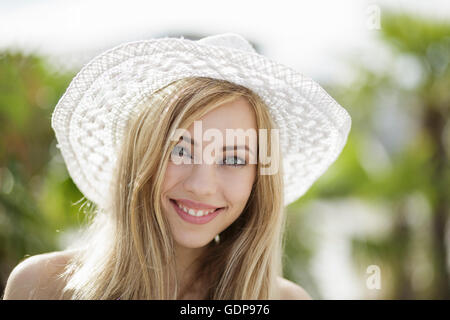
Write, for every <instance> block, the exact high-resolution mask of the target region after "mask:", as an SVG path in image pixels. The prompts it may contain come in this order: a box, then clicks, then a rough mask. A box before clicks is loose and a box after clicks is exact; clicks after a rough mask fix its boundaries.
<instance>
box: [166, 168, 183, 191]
mask: <svg viewBox="0 0 450 320" xmlns="http://www.w3.org/2000/svg"><path fill="white" fill-rule="evenodd" d="M185 174H186V169H185V168H183V166H179V165H175V164H173V163H171V162H169V163H168V165H167V169H166V174H165V175H164V182H163V187H162V188H163V192H164V191H167V190H170V188H172V187H173V186H174V185H176V184H177V183H178V182H179V181H181V180H182V179H183V177H184V175H185Z"/></svg>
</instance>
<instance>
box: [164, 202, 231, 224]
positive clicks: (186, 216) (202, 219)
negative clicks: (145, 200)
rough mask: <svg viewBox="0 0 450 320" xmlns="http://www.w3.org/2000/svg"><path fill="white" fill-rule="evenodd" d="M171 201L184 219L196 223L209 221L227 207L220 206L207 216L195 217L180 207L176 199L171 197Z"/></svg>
mask: <svg viewBox="0 0 450 320" xmlns="http://www.w3.org/2000/svg"><path fill="white" fill-rule="evenodd" d="M170 203H171V204H172V206H173V207H174V209H175V211H176V212H177V213H178V215H179V216H180V217H181V219H183V220H184V221H186V222H189V223H194V224H205V223H208V222H209V221H211V220H212V219H214V218H215V217H216V216H217V215H218V214H219V213H221V212H222V211H223V210H224V209H225V208H220V209H217V210H216V211H214V212H212V213H210V214H207V215H205V216H201V217H194V216H191V215H190V214H188V213H186V212H184V211H183V210H182V209H180V207H178V205H177V203H176V202H175V200H173V199H170ZM213 208H214V207H213Z"/></svg>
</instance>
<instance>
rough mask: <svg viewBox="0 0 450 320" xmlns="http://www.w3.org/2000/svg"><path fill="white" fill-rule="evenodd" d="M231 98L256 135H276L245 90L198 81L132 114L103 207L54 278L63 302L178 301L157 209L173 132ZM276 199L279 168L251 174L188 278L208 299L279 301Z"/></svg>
mask: <svg viewBox="0 0 450 320" xmlns="http://www.w3.org/2000/svg"><path fill="white" fill-rule="evenodd" d="M238 97H245V98H246V99H247V100H248V101H249V103H250V105H251V106H252V107H253V109H254V112H255V115H256V121H257V126H258V128H259V129H261V128H265V129H268V130H270V129H272V128H275V125H274V122H273V120H272V119H271V116H270V114H269V111H268V109H267V106H266V105H265V104H264V102H263V101H262V100H261V99H260V98H259V96H257V95H256V94H255V93H253V92H252V91H251V90H249V89H247V88H245V87H243V86H239V85H237V84H234V83H231V82H228V81H225V80H218V79H211V78H206V77H194V78H184V79H180V80H177V81H175V82H172V83H171V84H169V85H168V86H166V87H165V88H162V89H160V90H159V91H158V92H156V93H154V94H153V95H152V96H151V97H150V98H149V99H148V100H147V101H145V103H143V104H142V105H140V106H139V108H137V109H136V113H135V115H134V116H132V117H131V119H130V121H129V124H128V129H127V132H126V134H125V136H124V138H123V140H122V144H121V145H122V148H121V150H120V153H119V155H118V160H117V168H116V171H115V172H116V175H115V177H114V181H113V184H112V189H111V206H110V207H109V208H107V209H105V208H98V209H97V208H95V209H93V211H92V213H93V214H92V220H91V221H90V223H89V224H88V228H86V230H85V231H84V233H83V236H82V237H81V238H80V240H79V241H78V242H77V243H76V244H74V245H73V247H78V248H80V250H79V251H78V253H77V254H76V255H75V256H74V257H73V258H72V259H71V261H70V262H69V263H68V265H67V267H66V268H65V271H64V273H62V274H61V277H63V278H65V279H66V284H65V287H64V289H63V291H62V297H64V298H69V299H180V297H182V296H183V293H182V292H179V289H178V285H177V280H176V279H175V280H174V276H175V275H176V272H175V270H176V269H175V260H174V245H173V237H172V235H171V233H170V228H169V225H168V221H167V219H166V217H165V215H164V214H163V213H162V209H161V203H160V199H161V187H162V183H163V179H164V174H165V170H166V167H167V163H168V161H169V158H170V153H171V150H172V149H173V148H174V146H175V145H176V143H177V141H173V140H171V139H170V137H171V134H172V133H173V132H174V130H175V129H176V128H185V129H187V128H188V127H189V126H190V125H191V124H192V123H193V122H194V121H195V120H198V119H199V118H201V117H202V116H203V115H205V114H206V113H208V112H209V111H211V110H213V109H214V108H217V107H218V106H220V105H221V104H223V103H225V102H228V101H232V100H234V99H236V98H238ZM156 132H157V134H155V133H156ZM267 149H268V154H271V155H273V156H278V157H281V153H280V149H279V146H272V145H271V139H268V146H267ZM272 150H274V151H275V152H272ZM279 163H280V166H281V163H282V162H281V161H279ZM259 169H260V163H259V161H258V164H257V172H259ZM282 190H283V181H282V168H281V167H280V170H278V172H277V173H276V174H273V175H260V174H258V173H257V175H256V178H255V182H254V184H253V188H252V191H251V194H250V196H249V199H248V202H247V205H246V207H245V208H244V210H243V212H242V213H241V215H240V216H239V218H238V219H237V220H236V221H235V222H234V223H233V224H231V225H230V226H229V227H228V228H227V229H225V230H224V231H223V232H222V233H221V234H220V242H219V243H218V244H217V243H215V242H214V241H211V242H210V243H209V244H208V245H207V248H206V250H205V251H204V254H203V255H202V256H201V257H200V258H199V259H200V260H199V261H200V263H201V267H200V268H199V270H200V271H199V272H198V273H196V274H195V278H196V279H206V280H205V282H206V283H207V284H208V287H207V291H206V297H207V299H279V292H278V290H277V289H278V286H277V277H278V276H280V275H281V274H282V252H283V242H284V241H283V230H284V225H285V212H284V207H283V192H282ZM92 208H94V207H92ZM170 281H175V284H176V285H175V290H170V288H169V283H170ZM191 281H194V278H193V279H191ZM192 283H193V282H192ZM187 288H190V286H187Z"/></svg>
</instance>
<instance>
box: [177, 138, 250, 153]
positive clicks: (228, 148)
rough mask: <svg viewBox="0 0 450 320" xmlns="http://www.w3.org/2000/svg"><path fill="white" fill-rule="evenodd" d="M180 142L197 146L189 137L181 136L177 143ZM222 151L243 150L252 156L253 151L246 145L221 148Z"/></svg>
mask: <svg viewBox="0 0 450 320" xmlns="http://www.w3.org/2000/svg"><path fill="white" fill-rule="evenodd" d="M181 140H186V142H187V143H190V144H191V145H195V146H196V145H197V143H196V142H195V141H194V139H191V138H189V137H185V136H181V137H180V140H178V142H180V141H181ZM222 149H223V150H222V151H227V150H237V149H245V150H247V151H248V152H250V153H251V154H253V151H252V150H250V149H249V148H248V147H247V145H243V146H224V147H223V148H222Z"/></svg>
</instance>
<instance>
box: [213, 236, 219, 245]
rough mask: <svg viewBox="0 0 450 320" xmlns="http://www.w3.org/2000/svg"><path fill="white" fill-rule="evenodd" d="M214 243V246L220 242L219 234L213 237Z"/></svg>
mask: <svg viewBox="0 0 450 320" xmlns="http://www.w3.org/2000/svg"><path fill="white" fill-rule="evenodd" d="M214 242H215V243H216V244H218V243H219V242H220V235H219V234H217V235H216V236H215V237H214Z"/></svg>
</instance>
